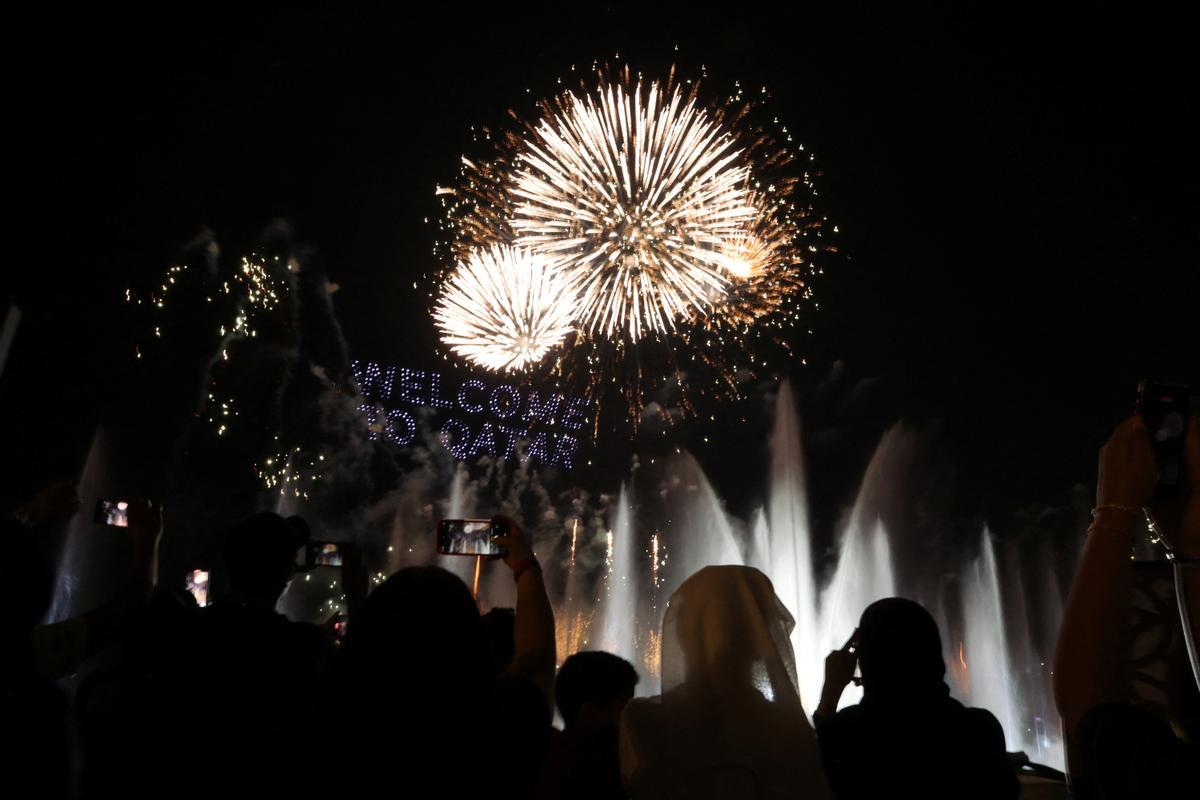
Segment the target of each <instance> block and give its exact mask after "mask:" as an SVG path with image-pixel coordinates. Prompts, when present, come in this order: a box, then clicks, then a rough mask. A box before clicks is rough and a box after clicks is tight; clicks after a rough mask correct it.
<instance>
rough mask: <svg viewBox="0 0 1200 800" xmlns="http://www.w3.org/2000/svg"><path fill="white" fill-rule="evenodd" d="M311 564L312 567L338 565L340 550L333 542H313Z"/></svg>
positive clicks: (339, 563)
mask: <svg viewBox="0 0 1200 800" xmlns="http://www.w3.org/2000/svg"><path fill="white" fill-rule="evenodd" d="M311 546H312V549H313V555H312V565H313V566H314V567H340V566H341V565H342V551H341V550H340V549H338V546H337V544H335V543H334V542H313V543H312V545H311Z"/></svg>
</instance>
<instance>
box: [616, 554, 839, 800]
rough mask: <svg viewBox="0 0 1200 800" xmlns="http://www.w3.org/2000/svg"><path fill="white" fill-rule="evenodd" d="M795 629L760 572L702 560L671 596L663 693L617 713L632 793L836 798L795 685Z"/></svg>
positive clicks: (625, 771) (666, 623)
mask: <svg viewBox="0 0 1200 800" xmlns="http://www.w3.org/2000/svg"><path fill="white" fill-rule="evenodd" d="M793 625H794V622H793V620H792V616H791V614H789V613H788V611H787V609H786V608H784V606H783V603H781V602H780V601H779V598H777V597H776V596H775V590H774V587H772V586H771V581H770V580H769V579H768V578H767V576H766V575H763V574H762V573H761V572H759V571H758V570H756V569H754V568H752V567H736V566H724V567H705V568H704V569H702V570H700V571H699V572H697V573H696V574H694V575H692V576H691V577H690V578H688V579H687V580H686V581H684V582H683V584H682V585H681V586H680V587H679V589H678V591H676V592H675V594H673V595H671V600H670V602H669V603H668V604H667V612H666V616H665V618H664V619H663V631H662V688H663V693H662V695H660V696H658V697H652V698H648V699H645V700H633V701H631V702H630V703H629V705H627V706H626V708H625V713H624V715H623V716H622V719H621V775H622V778H623V779H624V781H625V786H626V788H627V789H628V790H629V793H630V796H631V797H633V798H634V800H643V798H688V799H689V800H691V799H693V798H733V799H737V798H772V799H773V798H785V797H786V798H789V800H807V799H808V798H814V799H815V800H827V798H829V797H830V796H831V795H830V792H829V787H828V784H827V783H826V781H825V772H824V770H823V769H822V767H821V756H820V752H819V750H818V749H817V739H816V735H815V734H814V733H813V729H812V726H811V725H810V724H809V722H808V718H807V716H806V715H805V713H804V708H803V707H802V706H801V705H800V694H799V692H798V691H797V688H796V663H795V658H794V656H793V654H792V646H791V642H790V640H789V638H788V636H789V634H790V633H791V630H792V627H793Z"/></svg>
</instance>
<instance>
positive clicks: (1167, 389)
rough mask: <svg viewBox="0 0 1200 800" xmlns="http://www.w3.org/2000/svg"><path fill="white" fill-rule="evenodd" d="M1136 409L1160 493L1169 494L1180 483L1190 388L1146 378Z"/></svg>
mask: <svg viewBox="0 0 1200 800" xmlns="http://www.w3.org/2000/svg"><path fill="white" fill-rule="evenodd" d="M1137 413H1138V416H1140V417H1141V418H1142V422H1144V423H1145V425H1146V433H1147V434H1149V436H1150V446H1151V448H1153V450H1154V463H1155V465H1156V467H1157V471H1158V478H1157V486H1156V491H1157V493H1158V494H1159V495H1163V494H1172V493H1174V492H1175V491H1177V490H1178V489H1179V488H1180V486H1181V485H1182V484H1183V480H1184V471H1185V469H1186V467H1185V465H1184V434H1185V433H1186V431H1187V423H1188V417H1189V416H1190V415H1191V389H1189V388H1188V387H1186V386H1181V385H1179V384H1172V383H1160V382H1158V381H1150V380H1145V381H1142V383H1141V385H1140V386H1138V402H1137Z"/></svg>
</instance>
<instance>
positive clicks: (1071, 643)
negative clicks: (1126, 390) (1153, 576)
mask: <svg viewBox="0 0 1200 800" xmlns="http://www.w3.org/2000/svg"><path fill="white" fill-rule="evenodd" d="M1152 427H1153V426H1152V425H1151V426H1148V424H1147V419H1145V418H1144V416H1143V415H1142V414H1134V415H1133V416H1130V417H1129V418H1128V419H1126V420H1124V421H1123V422H1121V423H1120V424H1119V425H1117V427H1116V429H1115V430H1114V431H1113V433H1112V436H1111V437H1110V438H1109V440H1108V442H1107V443H1105V445H1104V446H1103V447H1102V448H1101V449H1100V457H1099V469H1098V477H1097V481H1096V508H1095V509H1094V511H1093V519H1092V524H1091V527H1090V528H1089V529H1088V537H1087V541H1086V543H1085V544H1084V548H1083V554H1082V556H1081V557H1080V561H1079V566H1078V568H1077V569H1076V572H1075V578H1074V580H1073V582H1072V584H1071V591H1070V594H1069V595H1068V597H1067V604H1066V608H1065V609H1064V612H1063V620H1062V625H1061V627H1060V628H1059V635H1058V646H1057V649H1056V653H1055V665H1054V678H1055V681H1054V693H1055V700H1056V703H1057V705H1058V710H1059V714H1061V716H1062V722H1063V732H1064V734H1065V737H1066V742H1067V765H1068V772H1069V774H1070V780H1071V786H1072V795H1073V796H1076V797H1083V798H1109V797H1121V798H1126V799H1127V800H1137V799H1138V798H1143V797H1144V798H1150V797H1171V796H1179V797H1182V796H1185V793H1183V792H1180V793H1178V794H1173V793H1174V792H1177V791H1179V790H1180V789H1181V787H1183V786H1187V785H1189V784H1190V785H1192V786H1194V785H1196V781H1198V780H1200V774H1198V772H1200V768H1198V767H1197V765H1200V751H1198V749H1197V745H1196V744H1195V742H1197V741H1200V713H1198V711H1200V696H1198V693H1197V689H1196V685H1195V676H1194V675H1193V674H1192V671H1191V669H1190V667H1189V666H1188V664H1187V658H1186V653H1185V652H1184V647H1183V646H1182V645H1183V641H1184V636H1183V633H1184V632H1183V630H1182V626H1181V625H1180V620H1179V617H1178V616H1177V615H1174V616H1173V617H1172V618H1171V619H1170V621H1169V623H1168V625H1167V632H1168V633H1169V635H1170V637H1171V638H1172V639H1173V641H1174V642H1175V645H1174V647H1173V648H1172V649H1173V650H1174V653H1173V654H1172V657H1173V660H1174V667H1175V669H1174V670H1173V672H1174V675H1175V678H1176V679H1175V680H1174V681H1171V682H1169V683H1168V685H1167V686H1165V687H1162V688H1165V689H1166V690H1167V692H1166V706H1165V707H1163V708H1159V709H1156V711H1157V712H1158V713H1155V712H1153V711H1151V710H1149V709H1148V708H1147V707H1146V705H1145V704H1144V703H1143V702H1141V701H1140V699H1139V698H1138V697H1137V696H1136V695H1135V693H1134V691H1133V682H1132V680H1131V678H1132V674H1133V672H1134V664H1133V663H1132V662H1133V659H1132V653H1133V647H1134V641H1133V639H1134V637H1133V628H1132V625H1131V618H1132V616H1133V600H1134V594H1135V590H1136V588H1137V587H1136V584H1137V581H1138V579H1139V578H1138V568H1137V567H1138V565H1136V564H1135V562H1134V561H1133V560H1132V558H1131V553H1132V552H1133V549H1134V546H1135V544H1138V542H1139V540H1140V539H1144V538H1145V536H1146V533H1147V527H1146V516H1145V510H1146V509H1149V510H1150V513H1151V515H1152V516H1153V517H1155V519H1156V521H1157V526H1158V529H1159V530H1158V534H1159V535H1160V536H1162V537H1164V538H1165V539H1167V540H1169V542H1170V544H1171V546H1172V548H1173V549H1174V552H1175V556H1176V558H1177V559H1180V560H1182V561H1183V562H1185V563H1187V564H1188V566H1185V567H1183V586H1184V589H1185V592H1186V594H1187V597H1186V598H1185V599H1186V602H1187V607H1188V608H1189V615H1190V619H1191V625H1192V633H1193V635H1194V636H1197V637H1200V630H1196V627H1197V624H1198V622H1200V568H1198V567H1196V566H1195V562H1196V559H1197V558H1200V426H1198V425H1197V422H1196V419H1195V417H1193V416H1190V415H1189V416H1188V417H1187V418H1186V419H1185V430H1184V436H1183V442H1182V467H1183V469H1182V470H1181V471H1179V472H1178V473H1176V474H1172V475H1170V476H1165V475H1164V472H1166V470H1163V469H1160V465H1159V464H1158V463H1156V452H1155V451H1156V449H1158V448H1157V446H1156V443H1157V441H1158V438H1159V437H1157V436H1154V435H1153V432H1152ZM1163 477H1171V478H1173V479H1174V480H1173V486H1172V487H1171V489H1172V491H1170V492H1165V493H1164V492H1162V491H1161V486H1160V480H1161V479H1162V478H1163ZM1173 610H1174V609H1173ZM1164 712H1165V716H1166V717H1169V718H1170V724H1168V722H1167V720H1166V719H1164ZM1189 740H1190V741H1189Z"/></svg>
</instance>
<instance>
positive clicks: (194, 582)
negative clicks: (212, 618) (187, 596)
mask: <svg viewBox="0 0 1200 800" xmlns="http://www.w3.org/2000/svg"><path fill="white" fill-rule="evenodd" d="M187 590H188V591H189V592H190V593H191V595H192V597H194V598H196V605H198V606H200V607H201V608H204V607H205V606H207V605H208V570H204V569H194V570H192V571H191V572H190V573H188V576H187Z"/></svg>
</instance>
